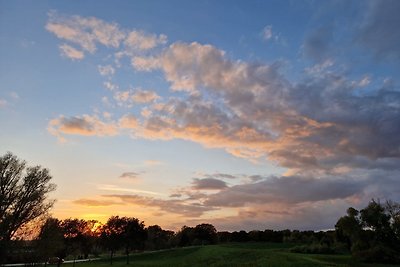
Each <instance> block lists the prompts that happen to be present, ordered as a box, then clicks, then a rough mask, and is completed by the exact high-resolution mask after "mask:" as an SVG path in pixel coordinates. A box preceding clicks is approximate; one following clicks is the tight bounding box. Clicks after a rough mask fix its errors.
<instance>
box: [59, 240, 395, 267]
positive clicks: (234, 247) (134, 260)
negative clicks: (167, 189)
mask: <svg viewBox="0 0 400 267" xmlns="http://www.w3.org/2000/svg"><path fill="white" fill-rule="evenodd" d="M290 247H291V245H288V244H271V243H240V244H221V245H213V246H203V247H188V248H178V249H171V250H166V251H160V252H151V253H141V254H135V255H131V256H130V265H132V266H140V267H144V266H154V267H158V266H159V267H161V266H163V267H164V266H165V267H183V266H188V267H189V266H190V267H203V266H210V267H211V266H213V267H223V266H226V267H227V266H232V267H234V266H244V267H253V266H263V267H328V266H329V267H394V266H397V267H399V266H400V265H379V264H363V263H358V262H355V261H353V260H352V259H351V257H350V256H349V255H315V254H297V253H291V252H289V251H288V248H290ZM67 266H72V265H70V264H68V265H67ZM75 266H76V267H95V266H99V267H101V266H110V262H109V259H108V258H104V259H103V260H99V261H93V262H85V263H77V264H76V265H75ZM112 266H114V267H122V266H126V258H125V257H117V258H115V259H114V263H113V265H112Z"/></svg>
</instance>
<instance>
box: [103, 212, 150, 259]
mask: <svg viewBox="0 0 400 267" xmlns="http://www.w3.org/2000/svg"><path fill="white" fill-rule="evenodd" d="M101 237H102V240H103V244H104V245H105V247H106V248H107V249H109V250H110V262H111V264H112V261H113V256H114V253H115V251H117V250H118V249H119V248H121V247H123V248H124V249H125V254H126V263H127V264H129V253H130V251H131V250H132V249H141V248H143V246H144V241H145V239H146V230H145V229H144V223H143V222H140V221H139V220H138V219H136V218H128V217H119V216H112V217H111V218H109V219H108V221H107V223H106V224H105V225H104V226H103V229H102V233H101Z"/></svg>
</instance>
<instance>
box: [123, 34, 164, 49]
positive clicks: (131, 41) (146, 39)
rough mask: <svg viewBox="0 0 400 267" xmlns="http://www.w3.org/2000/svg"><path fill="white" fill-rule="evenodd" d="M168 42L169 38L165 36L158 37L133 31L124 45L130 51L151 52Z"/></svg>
mask: <svg viewBox="0 0 400 267" xmlns="http://www.w3.org/2000/svg"><path fill="white" fill-rule="evenodd" d="M166 42H167V36H166V35H164V34H160V35H159V36H157V35H155V34H147V33H145V32H142V31H131V32H129V33H128V35H127V37H126V39H125V41H124V44H125V46H126V47H127V48H128V49H133V50H149V49H152V48H155V47H156V46H158V45H161V44H165V43H166Z"/></svg>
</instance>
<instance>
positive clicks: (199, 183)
mask: <svg viewBox="0 0 400 267" xmlns="http://www.w3.org/2000/svg"><path fill="white" fill-rule="evenodd" d="M226 187H227V185H226V183H225V182H224V181H222V180H218V179H214V178H204V179H198V178H195V179H193V182H192V188H193V189H196V190H220V189H224V188H226Z"/></svg>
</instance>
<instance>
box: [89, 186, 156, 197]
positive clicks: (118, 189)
mask: <svg viewBox="0 0 400 267" xmlns="http://www.w3.org/2000/svg"><path fill="white" fill-rule="evenodd" d="M97 189H99V190H103V191H112V192H128V193H135V194H146V195H156V196H160V195H162V194H161V193H158V192H154V191H148V190H140V189H134V188H126V187H118V186H116V185H110V184H99V185H97Z"/></svg>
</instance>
